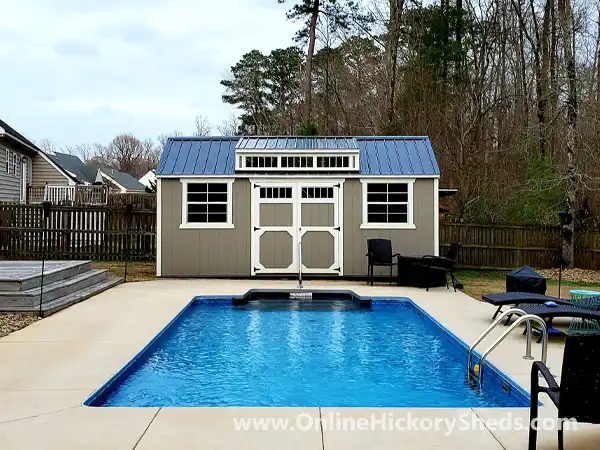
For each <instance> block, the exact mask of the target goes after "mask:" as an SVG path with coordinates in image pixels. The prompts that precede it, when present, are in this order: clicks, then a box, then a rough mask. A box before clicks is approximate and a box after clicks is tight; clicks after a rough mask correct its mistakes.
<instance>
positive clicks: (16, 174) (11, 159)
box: [0, 120, 145, 203]
mask: <svg viewBox="0 0 600 450" xmlns="http://www.w3.org/2000/svg"><path fill="white" fill-rule="evenodd" d="M92 184H104V185H108V186H110V187H111V189H112V190H114V191H118V192H121V193H125V192H135V193H137V192H145V186H144V185H143V184H141V183H140V182H138V181H137V180H136V179H135V178H134V177H132V176H131V175H129V174H127V173H123V172H119V171H116V170H114V169H108V168H92V167H87V166H86V165H85V164H84V163H83V161H81V160H80V159H79V158H78V157H77V156H74V155H68V154H65V153H52V154H50V153H46V152H44V151H42V150H41V149H40V148H39V147H37V146H36V145H35V144H34V143H33V142H31V141H30V140H28V139H27V138H26V137H24V136H23V135H21V134H20V133H18V132H17V131H16V130H15V129H13V128H12V127H10V126H9V125H8V124H7V123H5V122H3V121H2V120H0V202H22V203H25V202H27V201H29V202H31V203H36V202H39V201H41V200H43V198H44V196H46V198H49V199H50V200H52V201H54V202H60V201H63V200H69V199H70V200H72V199H73V198H74V197H75V195H74V192H75V189H76V186H87V185H92Z"/></svg>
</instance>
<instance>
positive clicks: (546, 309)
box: [518, 304, 600, 338]
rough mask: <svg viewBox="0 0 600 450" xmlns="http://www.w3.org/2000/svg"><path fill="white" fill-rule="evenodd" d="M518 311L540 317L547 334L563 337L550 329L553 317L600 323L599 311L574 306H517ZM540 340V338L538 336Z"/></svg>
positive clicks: (559, 332)
mask: <svg viewBox="0 0 600 450" xmlns="http://www.w3.org/2000/svg"><path fill="white" fill-rule="evenodd" d="M518 309H520V310H521V311H523V312H524V313H525V314H533V315H535V316H538V317H541V318H542V319H544V322H546V328H547V329H548V334H555V335H561V336H562V335H564V334H565V333H563V332H562V331H560V330H557V329H556V328H553V327H552V321H553V320H554V318H555V317H575V318H578V319H585V320H595V321H600V311H599V310H597V309H592V308H582V307H580V306H575V305H572V304H571V305H557V306H544V305H525V306H519V307H518ZM540 338H541V336H540Z"/></svg>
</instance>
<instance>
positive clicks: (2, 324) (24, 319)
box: [0, 313, 38, 337]
mask: <svg viewBox="0 0 600 450" xmlns="http://www.w3.org/2000/svg"><path fill="white" fill-rule="evenodd" d="M37 321H38V317H37V316H33V315H28V314H12V313H9V314H0V337H3V336H6V335H8V334H10V333H12V332H13V331H17V330H20V329H21V328H25V327H26V326H28V325H31V324H32V323H34V322H37Z"/></svg>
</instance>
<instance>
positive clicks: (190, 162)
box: [156, 136, 440, 277]
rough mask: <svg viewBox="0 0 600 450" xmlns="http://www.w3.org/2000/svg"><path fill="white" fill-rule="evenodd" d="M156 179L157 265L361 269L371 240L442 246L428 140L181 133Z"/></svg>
mask: <svg viewBox="0 0 600 450" xmlns="http://www.w3.org/2000/svg"><path fill="white" fill-rule="evenodd" d="M156 176H157V196H158V202H157V205H158V211H157V216H158V217H157V220H158V227H157V234H158V239H157V274H158V276H163V277H250V276H252V277H254V276H263V275H269V276H289V275H293V274H297V273H298V272H299V269H300V267H301V268H302V272H303V273H304V274H314V275H318V276H334V277H342V276H346V277H361V276H364V275H365V274H366V270H367V269H366V258H365V253H366V241H367V239H369V238H376V237H382V238H386V239H390V240H391V241H392V245H393V248H394V251H397V252H400V253H401V254H403V255H407V256H420V255H426V254H428V255H437V254H438V247H439V243H438V236H439V222H438V220H439V215H438V206H439V203H438V187H439V176H440V171H439V167H438V164H437V162H436V159H435V155H434V153H433V150H432V148H431V143H430V141H429V138H428V137H405V136H395V137H373V136H369V137H254V136H253V137H174V138H170V139H168V140H167V142H166V144H165V147H164V149H163V152H162V155H161V158H160V162H159V165H158V168H157V171H156Z"/></svg>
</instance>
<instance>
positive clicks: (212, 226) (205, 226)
mask: <svg viewBox="0 0 600 450" xmlns="http://www.w3.org/2000/svg"><path fill="white" fill-rule="evenodd" d="M234 181H235V180H234V179H233V178H214V177H213V178H209V177H204V178H185V179H181V224H180V225H179V228H180V229H182V230H217V229H228V228H235V226H234V225H233V182H234ZM195 183H227V223H196V222H191V223H188V221H187V205H188V202H187V190H188V184H195Z"/></svg>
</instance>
